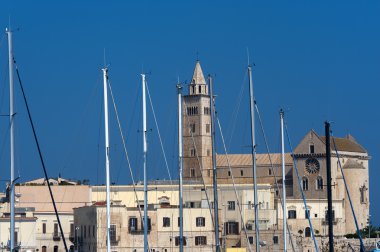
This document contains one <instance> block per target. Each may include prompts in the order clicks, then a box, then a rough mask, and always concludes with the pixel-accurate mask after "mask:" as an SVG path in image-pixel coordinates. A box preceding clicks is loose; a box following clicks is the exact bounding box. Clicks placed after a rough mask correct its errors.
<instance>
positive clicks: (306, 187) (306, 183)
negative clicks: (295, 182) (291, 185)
mask: <svg viewBox="0 0 380 252" xmlns="http://www.w3.org/2000/svg"><path fill="white" fill-rule="evenodd" d="M302 190H304V191H308V190H309V179H308V178H306V177H303V178H302Z"/></svg>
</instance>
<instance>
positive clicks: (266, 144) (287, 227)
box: [255, 102, 295, 251]
mask: <svg viewBox="0 0 380 252" xmlns="http://www.w3.org/2000/svg"><path fill="white" fill-rule="evenodd" d="M255 108H256V112H257V117H258V118H259V122H260V128H261V132H262V134H263V139H264V143H265V147H266V150H267V154H268V158H269V163H270V166H271V171H272V174H273V178H274V182H275V185H276V188H277V190H278V191H280V186H279V185H278V182H277V181H278V179H277V176H276V170H275V169H274V165H273V160H272V156H271V154H270V150H269V144H268V139H267V136H266V134H265V130H264V124H263V121H262V119H261V114H260V111H259V107H258V106H257V103H256V102H255ZM283 190H284V189H283ZM278 197H279V198H280V203H281V207H283V206H284V202H283V199H282V197H281V194H279V195H278ZM283 215H284V216H285V215H286V213H283ZM286 229H287V231H288V233H289V238H290V244H291V245H292V249H293V251H295V249H294V244H293V239H292V236H291V232H290V227H289V224H288V221H286Z"/></svg>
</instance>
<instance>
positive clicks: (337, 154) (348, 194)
mask: <svg viewBox="0 0 380 252" xmlns="http://www.w3.org/2000/svg"><path fill="white" fill-rule="evenodd" d="M330 133H331V138H332V141H333V144H334V149H335V153H336V156H337V158H338V164H339V168H340V171H341V173H342V178H343V182H344V187H345V189H346V192H347V196H348V200H349V202H350V207H351V211H352V215H353V217H354V221H355V226H356V230H357V232H358V236H359V240H360V252H365V249H364V243H363V239H362V235H361V233H360V229H359V225H358V220H357V219H356V215H355V210H354V207H353V205H352V200H351V196H350V192H349V191H348V186H347V182H346V178H345V176H344V173H343V168H342V164H341V162H340V155H339V152H338V149H337V147H336V144H335V137H334V136H333V133H332V130H330Z"/></svg>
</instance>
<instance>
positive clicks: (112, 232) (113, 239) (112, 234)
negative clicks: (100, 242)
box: [110, 224, 116, 242]
mask: <svg viewBox="0 0 380 252" xmlns="http://www.w3.org/2000/svg"><path fill="white" fill-rule="evenodd" d="M110 240H111V242H116V225H115V224H111V227H110Z"/></svg>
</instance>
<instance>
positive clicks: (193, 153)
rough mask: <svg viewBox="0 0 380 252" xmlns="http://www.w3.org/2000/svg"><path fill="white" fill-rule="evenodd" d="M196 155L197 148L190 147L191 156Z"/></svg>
mask: <svg viewBox="0 0 380 252" xmlns="http://www.w3.org/2000/svg"><path fill="white" fill-rule="evenodd" d="M195 155H196V150H195V149H190V157H195Z"/></svg>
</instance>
